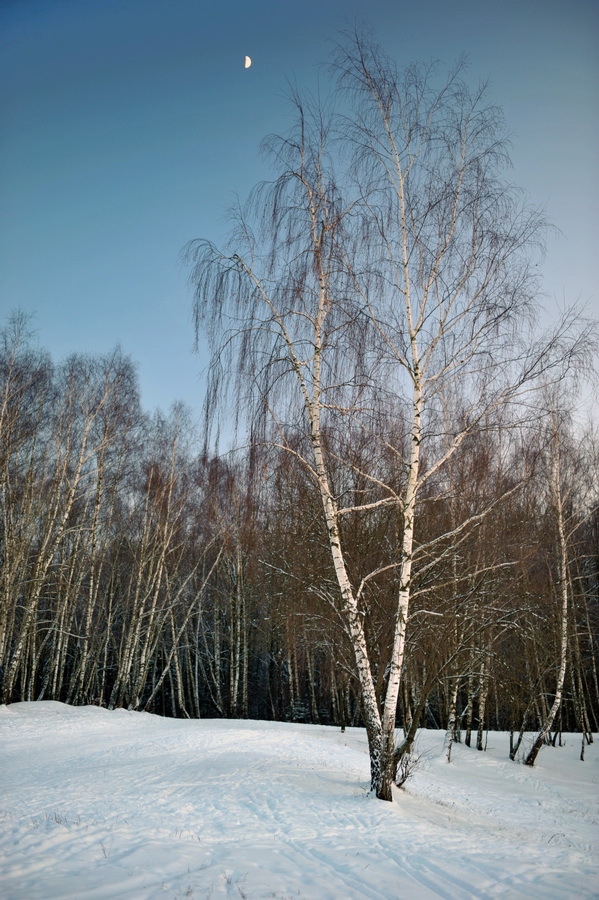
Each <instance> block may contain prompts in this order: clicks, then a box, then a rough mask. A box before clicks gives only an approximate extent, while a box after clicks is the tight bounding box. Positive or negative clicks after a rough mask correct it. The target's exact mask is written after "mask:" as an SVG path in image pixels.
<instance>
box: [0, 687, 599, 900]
mask: <svg viewBox="0 0 599 900" xmlns="http://www.w3.org/2000/svg"><path fill="white" fill-rule="evenodd" d="M530 738H532V736H530ZM565 741H566V743H565V746H564V747H561V748H559V747H556V748H550V747H549V748H544V749H543V750H542V751H541V754H540V756H539V758H538V761H537V765H536V766H535V768H534V769H530V768H527V767H525V766H523V765H521V764H518V763H516V762H511V761H510V760H509V758H508V738H507V735H505V734H496V733H492V734H490V735H489V743H488V750H487V752H486V753H479V752H477V751H476V750H475V749H468V748H467V747H464V746H462V745H455V746H454V749H453V752H452V761H451V763H450V764H449V765H448V764H447V762H446V761H445V759H444V757H443V750H442V747H443V734H442V733H441V732H439V731H423V732H421V733H420V734H419V738H418V750H419V752H420V753H421V754H422V758H421V763H420V768H419V769H418V770H417V772H416V773H415V774H414V776H413V778H412V779H410V781H408V782H407V784H406V787H405V788H404V789H402V790H397V792H396V794H395V800H394V802H393V803H383V802H381V801H378V800H376V799H375V798H373V797H372V796H371V795H370V794H369V793H368V755H367V751H366V740H365V735H364V732H363V730H362V729H348V730H347V731H346V732H345V733H341V732H340V731H339V729H335V728H328V727H323V726H315V725H293V724H285V723H273V722H269V723H266V722H254V721H226V720H202V721H188V720H185V721H184V720H175V719H163V718H160V717H158V716H153V715H150V714H148V713H133V712H127V711H125V710H114V711H112V712H110V711H108V710H104V709H100V708H97V707H91V706H88V707H81V708H75V707H69V706H65V705H63V704H61V703H55V702H41V703H15V704H12V705H11V706H3V707H0V748H1V750H0V752H1V759H2V767H1V770H0V896H1V897H2V898H3V900H68V898H73V900H75V898H76V900H92V898H94V900H96V898H111V900H112V898H118V900H121V898H123V900H125V898H126V900H138V898H139V900H146V898H181V897H191V898H195V900H198V898H209V897H210V898H217V897H235V898H244V897H245V898H248V900H257V898H274V900H291V898H300V900H329V898H330V900H348V898H349V900H362V898H367V900H391V898H394V900H400V898H401V900H428V898H438V897H441V898H445V900H453V898H456V900H458V898H459V900H462V898H477V900H478V898H486V897H501V898H518V897H526V898H543V900H556V898H560V900H562V898H573V897H587V898H588V897H599V877H598V876H599V871H598V867H597V860H598V859H599V797H598V784H599V754H598V752H597V746H598V745H597V744H596V743H594V744H592V745H591V746H588V747H587V748H586V760H585V762H584V763H583V762H580V761H579V759H578V756H579V753H580V736H579V735H568V736H566V739H565ZM529 745H530V740H529Z"/></svg>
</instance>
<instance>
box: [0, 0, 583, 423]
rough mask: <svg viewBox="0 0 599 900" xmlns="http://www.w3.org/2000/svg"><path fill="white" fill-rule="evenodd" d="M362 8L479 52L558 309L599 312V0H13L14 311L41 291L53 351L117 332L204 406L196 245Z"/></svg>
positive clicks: (0, 161)
mask: <svg viewBox="0 0 599 900" xmlns="http://www.w3.org/2000/svg"><path fill="white" fill-rule="evenodd" d="M356 21H360V22H364V23H366V25H367V26H368V27H370V28H371V29H372V30H373V31H374V34H375V36H376V37H377V38H378V39H379V41H380V42H381V43H382V44H383V46H384V47H385V49H386V50H387V51H388V52H389V53H390V54H391V55H392V56H394V58H395V59H396V60H397V61H398V62H399V63H400V64H403V63H404V62H405V63H409V62H411V61H414V60H429V59H438V60H440V61H441V62H442V63H444V64H446V65H448V66H449V65H451V64H452V63H453V62H454V61H455V60H456V59H457V58H458V57H459V56H460V55H461V54H463V53H466V54H467V56H468V58H469V70H468V78H469V79H471V80H472V83H473V84H477V83H478V82H479V81H480V80H481V79H484V80H488V81H489V90H490V98H491V99H492V101H493V102H495V103H497V104H499V105H500V106H502V107H503V110H504V114H505V118H506V122H507V126H508V128H509V131H510V134H511V137H512V144H513V148H512V161H513V170H512V173H511V178H512V180H513V182H514V183H515V184H517V185H519V186H520V187H522V188H523V189H524V190H525V191H526V192H527V194H528V197H529V199H530V202H531V203H532V204H534V205H536V206H541V207H543V208H544V210H545V212H546V214H547V216H548V218H549V219H550V221H551V222H552V223H553V224H554V225H555V226H556V230H555V231H554V232H552V233H551V234H550V235H549V238H548V246H547V256H546V259H545V262H544V264H543V275H542V283H543V290H544V292H545V294H546V297H545V300H544V302H545V305H546V308H547V315H548V316H550V315H554V314H555V310H556V309H557V308H559V307H562V306H564V305H570V304H572V303H579V302H582V303H584V304H586V308H587V313H588V314H589V315H592V316H594V317H599V286H598V285H599V263H598V257H599V174H598V173H599V167H598V165H597V160H599V89H598V87H597V85H599V41H598V40H597V38H598V36H599V5H597V4H596V2H595V0H570V2H568V3H565V2H564V0H504V2H502V3H499V2H494V3H491V2H488V0H427V2H426V3H420V4H418V3H406V2H402V0H369V2H363V0H362V2H357V0H300V2H294V3H292V2H291V0H220V2H217V0H2V2H0V92H1V94H0V96H1V101H0V104H1V110H0V116H1V119H0V128H1V132H0V326H2V325H3V324H4V323H5V322H6V320H7V317H8V314H9V313H10V311H11V310H13V309H23V310H25V311H26V312H29V313H32V314H33V319H32V326H33V328H34V329H35V330H36V332H37V339H38V341H39V344H40V345H41V346H42V347H45V348H47V349H48V350H49V351H50V352H51V353H52V356H53V357H54V359H55V360H59V359H61V358H63V357H65V356H66V355H67V354H69V353H72V352H91V353H103V352H108V351H109V350H111V349H112V348H113V347H114V346H115V345H116V344H117V343H118V344H120V345H121V347H122V349H123V351H124V352H125V353H127V354H129V355H131V357H132V358H133V359H134V361H135V362H136V363H137V364H138V371H139V378H140V385H141V392H142V402H143V404H144V406H145V407H146V408H147V409H153V408H156V407H160V408H161V409H162V410H163V411H167V410H168V408H169V406H170V405H171V403H172V402H173V401H175V400H183V401H184V402H185V403H187V404H188V405H189V406H190V407H191V409H192V413H193V414H194V416H197V417H198V418H199V416H200V410H201V404H202V399H203V386H204V381H203V377H202V371H203V369H204V368H205V365H206V362H207V359H206V354H205V350H202V348H200V352H199V353H197V354H194V353H193V352H192V351H193V344H194V335H193V325H192V317H191V306H192V289H191V287H190V286H189V283H188V275H189V272H188V270H187V269H186V268H185V266H184V265H183V263H182V261H181V252H182V250H183V248H184V246H185V245H186V244H187V242H188V241H190V240H191V239H193V238H198V237H203V238H209V239H211V240H214V241H216V242H217V243H218V242H222V241H223V239H224V237H225V236H226V232H227V222H226V210H227V208H228V207H229V206H230V205H231V204H232V203H233V202H234V201H235V198H236V196H238V197H239V198H241V199H244V198H245V197H246V196H247V194H248V192H249V190H250V189H251V187H252V186H253V185H254V184H255V183H256V182H258V181H260V180H262V179H264V178H268V177H269V170H268V167H267V165H266V162H265V160H264V159H263V158H262V157H261V156H260V153H259V144H260V141H261V140H262V138H263V137H264V136H265V135H267V134H269V133H273V132H275V133H282V132H285V131H286V129H287V128H288V127H289V125H290V124H291V118H290V109H289V106H288V104H287V101H286V99H285V92H286V90H287V88H288V85H289V83H295V84H297V85H298V86H299V87H300V88H307V89H312V90H314V89H316V87H317V86H318V84H319V83H320V85H321V87H324V88H325V89H326V84H327V78H326V75H325V74H324V73H323V70H322V69H321V68H319V67H320V66H321V64H322V63H325V64H326V61H327V58H328V57H329V56H330V52H331V47H332V44H333V43H334V41H335V40H337V39H338V37H339V32H340V30H341V29H343V28H344V27H348V26H349V27H351V26H352V25H353V24H354V23H355V22H356ZM246 54H247V55H249V56H250V57H251V58H252V61H253V62H252V66H251V68H250V69H245V68H244V58H245V55H246Z"/></svg>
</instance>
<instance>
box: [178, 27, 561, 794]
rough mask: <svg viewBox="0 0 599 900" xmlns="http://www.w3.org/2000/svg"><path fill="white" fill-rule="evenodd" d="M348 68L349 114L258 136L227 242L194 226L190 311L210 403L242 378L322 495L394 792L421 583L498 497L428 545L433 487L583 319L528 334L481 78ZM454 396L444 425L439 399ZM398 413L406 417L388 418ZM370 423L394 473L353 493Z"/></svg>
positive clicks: (332, 591)
mask: <svg viewBox="0 0 599 900" xmlns="http://www.w3.org/2000/svg"><path fill="white" fill-rule="evenodd" d="M334 71H335V73H336V75H337V77H338V82H337V85H338V88H337V97H338V98H339V100H340V103H341V106H342V115H338V116H337V117H336V116H335V115H333V114H332V113H330V111H329V110H328V108H327V107H326V105H325V106H323V105H319V104H316V103H313V102H311V101H306V100H303V99H302V98H301V97H299V96H298V95H297V94H294V95H293V97H292V101H293V106H294V110H295V115H296V124H295V126H294V128H293V129H292V130H291V132H290V133H289V134H288V135H286V136H285V137H282V138H277V137H273V138H269V139H267V141H266V142H265V150H266V152H267V153H268V154H269V155H270V158H271V160H272V163H273V167H274V168H275V172H276V173H277V174H276V176H275V179H274V181H273V182H272V183H270V184H266V185H261V186H259V187H258V188H257V189H256V190H255V192H254V193H253V195H252V197H251V198H250V201H249V203H248V205H247V206H246V207H245V208H244V209H243V210H241V211H240V212H238V213H237V214H236V215H235V227H234V229H233V232H232V238H231V243H230V245H229V246H228V247H227V248H225V249H224V250H219V249H218V248H216V247H214V246H213V245H212V244H210V243H209V242H207V241H198V242H194V243H193V244H191V245H190V246H189V248H188V258H189V259H190V260H191V261H192V262H193V266H194V268H193V272H192V279H193V282H194V284H195V306H194V309H195V320H196V328H197V329H198V330H199V329H200V328H202V327H206V328H207V331H208V335H209V337H210V339H211V340H212V348H213V362H212V368H211V379H210V385H209V391H208V403H207V411H208V413H209V416H210V415H211V414H214V412H215V409H216V408H217V406H218V404H219V402H220V404H221V408H222V404H223V401H224V402H225V403H228V405H229V406H230V391H231V390H232V389H233V390H234V391H235V396H236V398H237V409H238V411H240V410H242V411H243V414H244V415H245V421H246V422H247V423H248V427H249V429H250V433H251V437H252V439H253V440H254V441H259V442H270V443H271V444H272V445H274V446H277V447H278V448H282V449H283V450H285V451H286V452H288V453H289V454H291V455H292V456H293V457H294V458H295V459H296V460H297V461H298V463H299V464H300V465H302V466H303V467H304V468H305V470H306V471H307V472H308V473H309V475H310V477H311V478H312V480H313V483H314V484H315V486H316V488H317V490H318V494H319V497H320V501H321V505H322V515H323V520H324V523H325V527H326V533H327V538H328V548H329V553H330V560H331V567H332V572H333V573H334V586H333V585H332V584H331V583H330V582H328V580H326V579H325V581H324V582H323V584H322V585H321V595H322V597H323V599H325V600H327V601H328V602H330V603H333V604H334V605H335V606H336V609H337V612H338V615H339V617H340V619H341V621H342V624H343V627H344V629H345V632H346V634H347V636H348V638H349V640H350V642H351V646H352V647H353V652H354V659H355V671H356V675H357V678H358V680H359V684H360V692H361V708H362V716H363V720H364V724H365V726H366V731H367V734H368V741H369V750H370V763H371V787H372V790H373V791H374V792H375V793H376V796H377V797H379V798H381V799H385V800H390V799H392V785H393V781H394V777H395V772H396V767H397V761H398V759H399V757H400V756H401V753H402V744H401V743H400V744H396V741H395V722H396V711H397V704H398V697H399V691H400V683H401V674H402V670H403V667H404V662H405V654H406V637H407V629H408V625H409V617H410V602H411V597H412V591H413V584H414V578H415V577H416V573H418V574H420V575H422V573H423V571H426V570H427V568H430V567H432V566H434V565H435V564H436V560H438V559H439V557H442V556H443V555H444V554H447V553H448V552H450V550H449V549H448V548H450V547H454V546H455V545H456V542H458V541H459V539H460V536H463V535H465V534H466V533H468V532H469V531H470V530H472V529H473V528H474V527H476V525H477V523H479V522H480V521H481V520H482V518H483V517H484V516H485V515H486V514H487V513H488V512H489V511H490V510H491V509H492V508H494V507H495V505H496V503H497V502H498V498H495V499H494V500H493V501H492V502H491V503H489V504H487V505H484V504H483V505H482V506H481V507H480V508H479V509H477V510H476V511H474V512H472V514H470V515H469V516H468V517H466V518H465V519H463V520H462V521H460V522H458V523H456V524H455V526H454V527H452V528H451V529H450V531H449V532H448V533H445V534H440V535H436V536H433V537H432V538H430V539H428V540H426V541H420V540H419V539H418V525H419V517H420V515H421V512H422V504H421V496H422V494H423V491H424V488H425V486H426V485H427V484H428V483H429V482H430V481H431V479H433V478H435V477H437V476H438V474H439V473H440V472H441V471H442V470H443V467H444V466H446V464H447V463H448V461H449V460H450V459H451V458H452V456H453V455H454V454H455V453H456V452H457V451H458V449H459V448H460V446H461V445H462V443H463V442H464V440H465V439H466V438H467V437H468V436H469V435H471V434H473V433H475V432H476V431H477V430H480V429H487V430H488V429H492V428H494V427H499V426H498V411H499V410H502V409H503V408H505V407H506V406H507V405H510V404H514V405H515V404H516V402H517V401H518V400H519V399H520V398H521V397H522V393H523V392H524V391H526V390H529V389H531V387H532V386H533V385H534V383H535V379H537V378H538V377H539V376H540V375H541V373H544V374H545V377H546V378H547V377H549V378H551V377H553V376H555V377H559V375H560V374H561V372H562V371H563V362H564V359H565V358H567V354H566V355H565V356H564V353H563V348H564V346H565V344H566V343H567V342H568V340H569V339H570V338H571V337H572V333H571V330H570V331H569V329H568V327H567V326H564V325H563V324H562V325H561V326H560V328H559V329H558V330H557V331H556V332H555V333H554V334H553V335H551V336H549V337H548V338H547V339H545V340H540V341H539V340H536V339H534V338H533V337H532V333H531V331H530V330H529V329H530V327H531V326H532V311H533V308H534V296H535V279H534V267H533V266H532V263H531V254H532V250H533V248H534V247H535V246H536V245H537V244H538V243H539V242H540V239H541V235H542V230H543V226H544V223H543V220H542V217H541V216H539V215H538V214H537V213H536V212H535V211H534V210H532V211H531V210H529V209H528V208H527V207H526V205H523V204H522V203H521V202H520V198H519V195H518V194H517V193H516V192H515V191H514V190H513V189H512V188H511V187H510V185H509V183H508V182H507V180H506V178H505V174H504V173H505V169H506V166H507V164H508V155H507V150H506V146H505V143H504V140H503V123H502V119H501V115H500V113H499V111H498V110H497V109H496V108H495V107H493V106H492V105H489V103H488V102H487V101H486V99H485V92H484V90H483V89H480V90H475V91H472V90H470V89H469V88H468V86H467V84H466V82H465V80H464V77H463V72H462V71H461V68H460V67H459V66H458V67H457V68H456V69H455V70H454V71H452V72H450V74H449V75H448V77H447V78H446V79H445V80H442V81H441V83H440V86H439V81H438V73H437V72H436V70H435V69H434V68H433V67H426V66H420V65H415V66H410V67H408V68H407V69H406V70H404V71H401V72H400V71H398V70H397V68H396V67H395V65H394V63H393V61H392V60H390V59H388V58H387V57H386V55H385V54H384V52H383V51H382V50H381V49H380V48H379V47H377V46H376V45H374V44H373V43H371V42H370V41H369V40H367V39H364V38H362V37H361V36H353V37H350V38H349V39H347V41H346V42H345V43H344V44H343V45H342V46H341V47H340V49H339V51H338V53H337V56H336V58H335V62H334ZM548 373H550V374H548ZM456 391H457V392H458V394H459V398H460V403H459V408H458V409H456V412H455V416H454V417H453V418H452V420H451V422H450V425H449V428H447V427H445V426H444V425H443V418H444V417H443V415H442V409H443V406H444V403H445V401H446V398H447V396H448V394H451V393H452V392H453V393H455V392H456ZM381 412H383V413H384V415H381ZM394 419H395V420H396V421H397V423H398V426H399V425H400V426H401V427H396V428H393V427H391V428H390V429H389V428H387V427H385V428H384V429H383V430H381V429H380V427H379V426H380V423H381V422H385V423H389V422H392V421H393V420H394ZM394 434H396V435H400V437H399V438H398V440H395V439H394V437H393V435H394ZM298 435H300V436H301V437H299V438H298ZM339 435H343V441H342V442H341V443H340V442H339V441H338V440H337V437H338V436H339ZM364 435H367V436H368V438H369V440H370V441H371V442H372V443H373V445H378V446H380V447H384V448H386V449H387V450H388V451H389V453H390V454H391V456H392V457H393V460H394V468H395V471H396V472H397V473H398V477H397V479H396V480H395V481H392V480H390V479H389V478H386V477H381V475H380V473H379V472H377V470H376V467H375V468H373V469H371V470H369V471H362V470H360V474H361V476H362V477H363V479H364V486H363V488H362V489H361V491H360V495H359V499H358V502H357V503H356V502H354V500H352V499H349V501H348V496H349V495H348V494H347V493H346V492H345V491H344V487H343V486H344V478H343V477H340V475H339V472H340V470H341V471H343V470H345V471H346V472H352V473H354V474H355V472H356V469H357V467H356V465H355V464H354V463H353V462H352V458H351V455H350V454H346V455H344V456H341V454H340V451H339V447H340V446H344V447H345V448H350V447H351V446H352V445H353V443H355V441H358V442H359V441H361V440H362V438H363V437H364ZM291 436H292V437H291ZM404 436H407V438H405V439H404ZM516 487H517V485H514V484H511V485H510V486H509V487H506V491H505V494H506V495H507V494H509V493H510V492H511V491H513V490H515V489H516ZM387 508H389V509H392V510H394V511H395V517H396V522H397V523H398V527H397V539H396V541H395V542H394V544H393V547H392V549H391V550H390V552H389V555H388V558H387V560H386V561H385V562H384V564H383V565H378V566H377V567H376V568H374V569H373V570H372V571H369V572H366V573H365V574H362V575H361V577H359V578H357V577H356V573H355V572H352V566H351V554H350V552H349V547H348V544H347V540H346V539H345V531H346V527H345V523H346V522H347V521H348V517H350V516H353V515H361V516H376V515H377V514H378V513H379V512H380V511H381V510H382V509H387ZM389 573H393V576H394V578H395V580H396V600H395V603H394V609H393V611H392V612H391V613H390V614H389V617H388V622H387V628H386V635H385V640H386V642H387V644H388V648H389V649H388V664H387V666H386V673H385V678H384V682H383V684H382V685H377V682H376V677H375V668H374V659H375V657H376V656H378V651H379V647H378V638H377V642H374V641H373V640H372V639H371V636H370V635H369V634H368V631H367V629H366V628H365V625H364V618H365V610H366V608H367V606H368V597H369V595H370V594H371V593H372V591H373V589H374V588H375V586H376V584H377V582H378V581H379V580H380V578H382V577H385V576H388V575H389Z"/></svg>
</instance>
